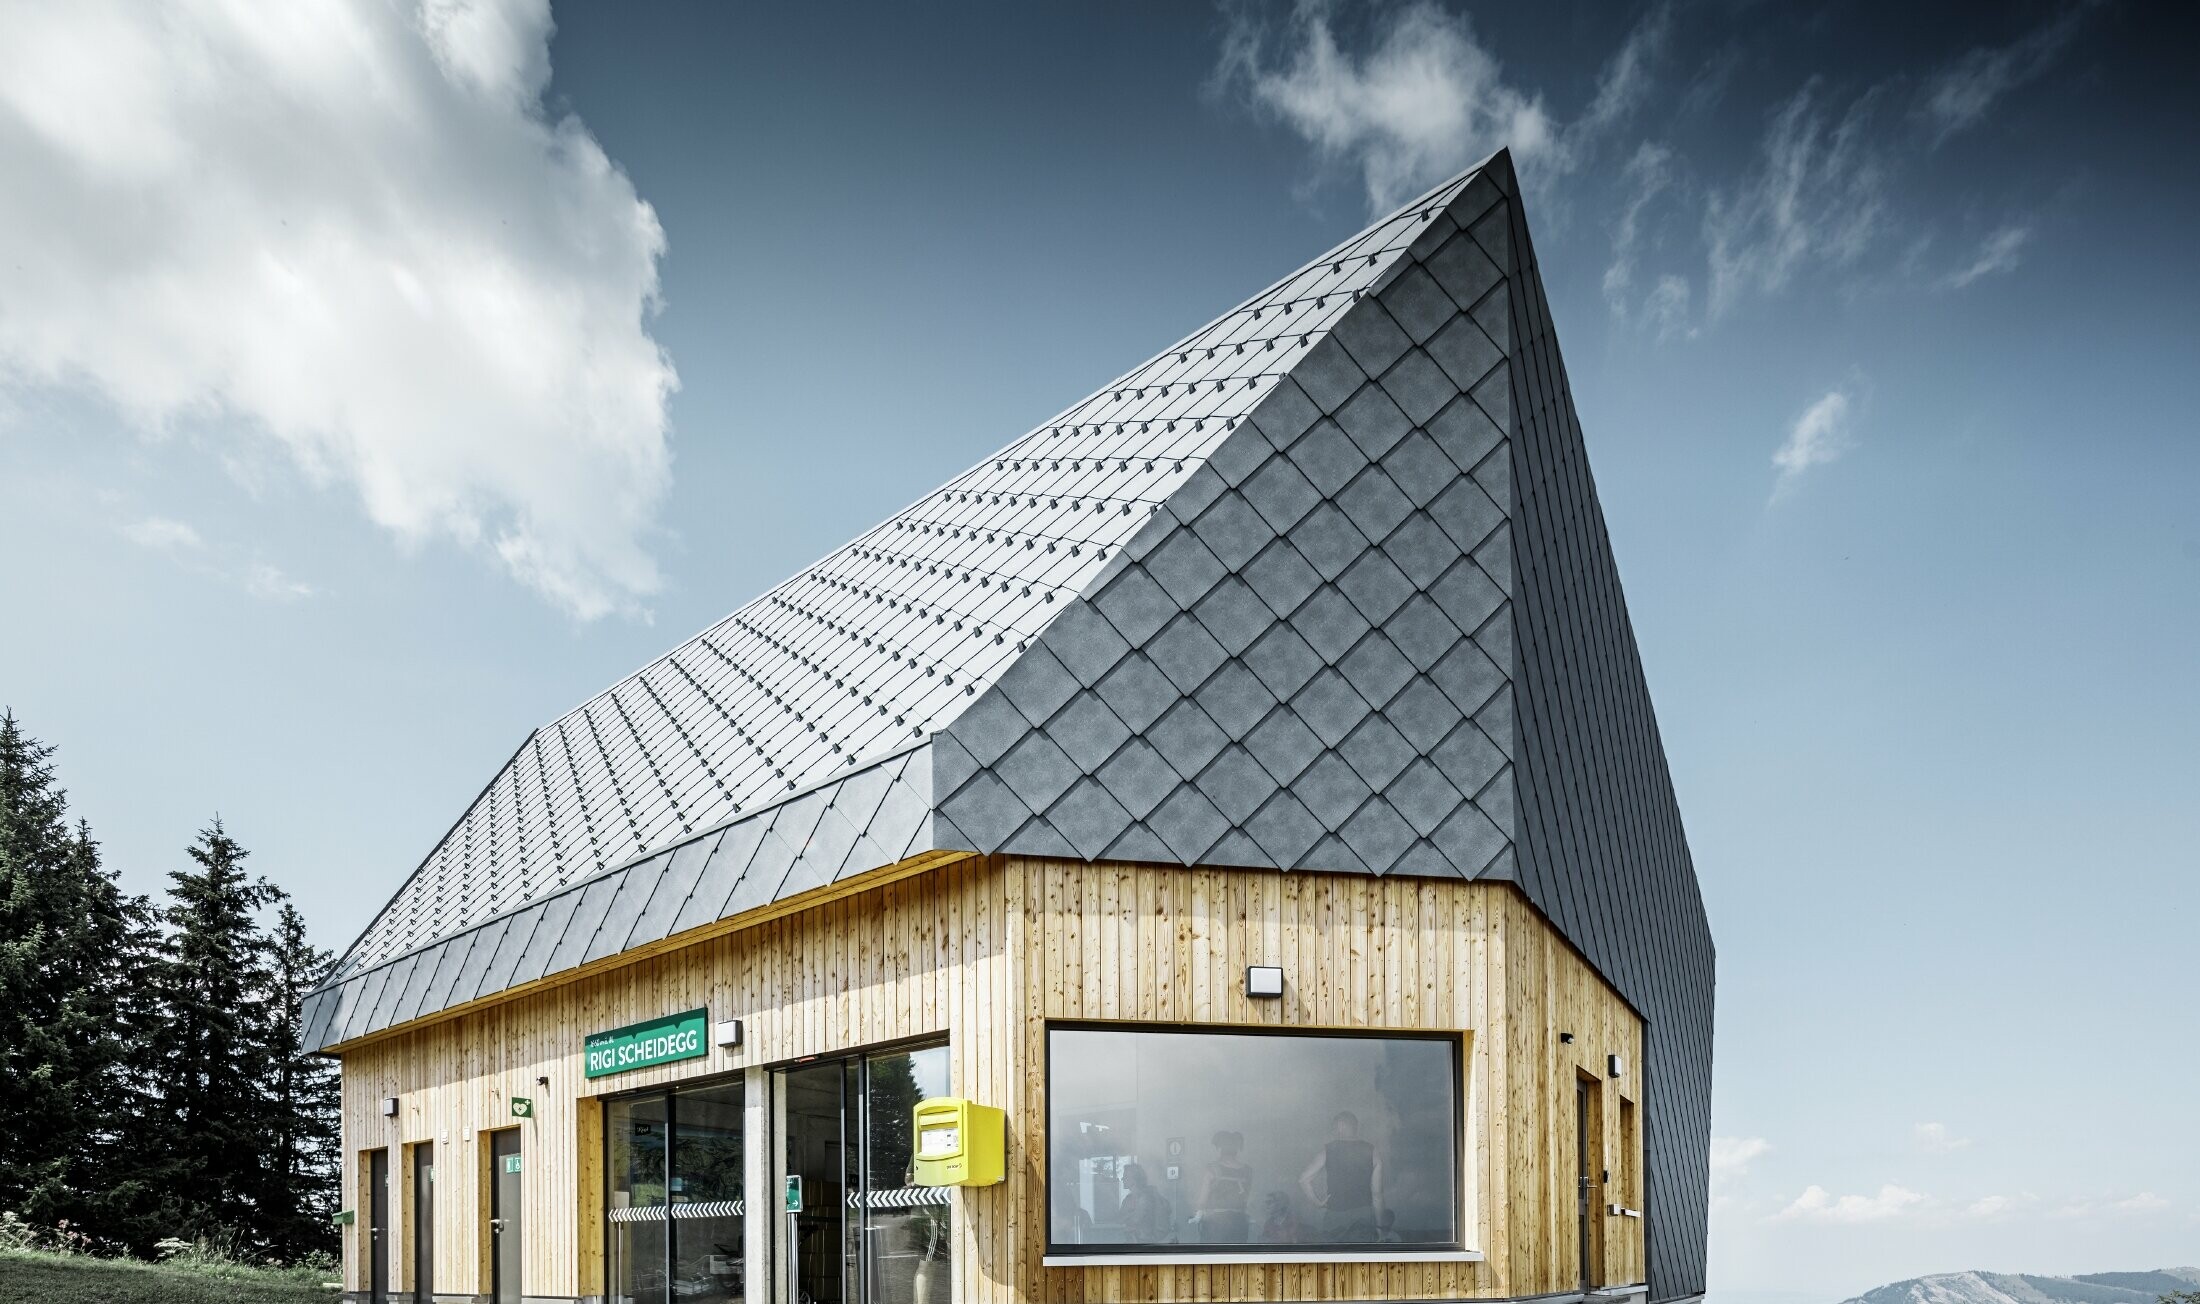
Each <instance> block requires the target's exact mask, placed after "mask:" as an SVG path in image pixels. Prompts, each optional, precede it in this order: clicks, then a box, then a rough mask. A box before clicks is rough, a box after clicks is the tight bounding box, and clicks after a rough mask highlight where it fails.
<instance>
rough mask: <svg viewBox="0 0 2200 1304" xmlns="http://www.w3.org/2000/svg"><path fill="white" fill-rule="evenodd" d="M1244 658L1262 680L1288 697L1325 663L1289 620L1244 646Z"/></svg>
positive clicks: (1276, 692)
mask: <svg viewBox="0 0 2200 1304" xmlns="http://www.w3.org/2000/svg"><path fill="white" fill-rule="evenodd" d="M1243 660H1244V662H1245V666H1246V668H1247V669H1248V670H1251V671H1252V672H1253V673H1254V674H1255V675H1257V676H1259V678H1260V682H1261V683H1263V684H1265V685H1267V687H1268V691H1269V692H1271V693H1274V694H1275V695H1276V696H1277V697H1278V698H1289V697H1290V696H1291V695H1292V694H1294V693H1296V692H1298V691H1299V689H1300V688H1302V687H1304V686H1305V684H1306V681H1307V680H1309V679H1312V678H1313V677H1314V672H1315V671H1317V670H1320V669H1321V667H1322V659H1321V656H1320V654H1318V653H1316V652H1315V651H1314V649H1313V648H1312V647H1311V646H1309V645H1308V644H1307V641H1306V640H1305V639H1303V638H1301V637H1299V633H1298V631H1297V630H1295V629H1293V628H1291V626H1289V625H1287V624H1277V625H1276V626H1274V627H1273V628H1271V629H1270V630H1269V631H1268V632H1267V633H1265V634H1263V635H1261V636H1260V638H1259V640H1258V641H1256V642H1255V643H1254V644H1253V645H1252V646H1251V647H1249V648H1247V649H1245V655H1244V657H1243Z"/></svg>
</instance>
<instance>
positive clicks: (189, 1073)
mask: <svg viewBox="0 0 2200 1304" xmlns="http://www.w3.org/2000/svg"><path fill="white" fill-rule="evenodd" d="M189 850H190V855H191V859H192V861H193V862H194V864H195V866H196V868H194V869H179V870H176V871H174V872H172V873H171V874H170V875H169V880H170V886H169V889H168V896H169V901H168V905H167V907H166V909H165V910H164V911H163V912H162V915H163V922H164V923H165V924H166V926H167V928H166V937H165V939H164V941H163V945H162V948H161V954H160V956H159V958H158V959H157V960H156V961H155V963H154V965H153V975H152V976H153V989H154V993H155V995H156V997H157V998H158V1000H159V1003H160V1009H159V1011H158V1017H157V1024H156V1027H155V1029H154V1034H153V1038H152V1049H153V1057H152V1064H151V1066H150V1068H151V1083H152V1087H153V1090H154V1092H155V1093H156V1099H155V1100H154V1101H153V1102H152V1104H153V1109H154V1117H153V1119H152V1120H151V1127H150V1128H149V1131H150V1132H151V1133H152V1134H153V1135H152V1136H151V1137H149V1138H148V1140H151V1141H153V1142H154V1144H155V1148H154V1149H153V1150H151V1151H150V1152H149V1153H148V1156H147V1160H148V1164H149V1165H154V1166H150V1167H148V1169H147V1170H146V1171H147V1175H148V1176H155V1177H157V1178H158V1179H159V1181H160V1184H161V1187H162V1188H163V1189H164V1190H165V1191H167V1192H168V1193H170V1194H171V1196H172V1197H173V1198H174V1199H175V1201H176V1206H175V1208H174V1210H173V1216H174V1217H175V1218H176V1220H177V1222H178V1224H179V1225H178V1226H177V1227H175V1228H173V1229H172V1231H174V1232H180V1233H184V1234H195V1233H221V1232H241V1233H244V1234H246V1235H248V1236H251V1237H252V1238H253V1239H254V1240H257V1239H259V1237H258V1236H257V1235H256V1234H255V1233H257V1232H258V1230H259V1227H258V1224H259V1222H260V1218H259V1215H260V1213H261V1210H260V1208H259V1202H258V1198H257V1197H258V1196H259V1194H260V1192H261V1190H262V1186H263V1183H262V1180H261V1173H260V1170H261V1169H262V1167H263V1166H264V1162H265V1146H266V1143H267V1138H266V1137H265V1135H264V1124H265V1122H266V1119H267V1117H268V1104H267V1099H266V1089H265V1082H266V1079H267V1071H266V1064H265V1053H266V1040H267V1039H266V1036H265V1029H266V1027H267V1024H268V1017H267V1011H266V1004H265V1002H266V995H267V992H268V990H269V988H270V986H271V980H270V977H269V971H268V963H267V957H266V953H265V946H264V939H263V937H262V934H261V931H260V927H259V924H258V921H257V919H256V917H255V916H256V913H257V912H258V911H259V910H260V909H261V908H262V907H264V906H265V905H267V904H268V902H269V899H270V897H271V896H272V893H273V889H272V888H270V887H269V886H268V884H267V883H266V882H265V881H263V880H253V879H250V878H247V877H246V875H245V871H244V860H245V857H246V855H247V854H248V853H247V852H246V851H245V849H244V848H243V847H241V846H239V845H238V844H237V843H236V841H235V840H234V839H232V838H231V837H230V836H229V834H228V831H227V830H225V829H224V828H223V827H222V822H221V820H220V818H218V817H217V818H216V819H215V821H214V823H213V826H212V827H210V828H207V829H204V830H201V832H200V833H199V840H198V841H197V842H196V843H194V844H193V845H192V846H191V847H190V849H189Z"/></svg>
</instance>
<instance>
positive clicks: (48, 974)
mask: <svg viewBox="0 0 2200 1304" xmlns="http://www.w3.org/2000/svg"><path fill="white" fill-rule="evenodd" d="M52 754H53V749H52V748H50V747H47V746H45V745H44V744H42V743H40V742H38V741H37V740H36V739H34V738H31V737H29V736H28V735H26V734H25V733H24V732H23V731H22V728H21V726H20V725H19V724H18V723H17V722H16V719H15V717H14V715H13V713H0V1138H5V1140H4V1141H0V1209H9V1210H13V1211H15V1212H18V1213H20V1214H21V1215H22V1216H24V1217H25V1218H27V1219H29V1220H31V1221H32V1222H34V1223H39V1224H46V1225H51V1224H53V1223H57V1222H60V1221H62V1220H64V1219H66V1220H68V1221H69V1222H70V1223H71V1224H73V1225H76V1226H79V1227H85V1228H88V1229H90V1230H91V1231H92V1232H93V1234H94V1235H97V1236H101V1237H102V1238H103V1239H105V1238H108V1237H109V1236H110V1235H111V1230H110V1229H109V1228H108V1227H107V1226H106V1224H107V1222H108V1221H109V1219H108V1213H109V1210H108V1209H107V1208H106V1205H105V1190H104V1187H103V1185H102V1183H101V1181H100V1170H101V1169H102V1168H103V1167H104V1166H105V1160H106V1159H107V1158H108V1157H109V1156H111V1155H112V1153H113V1152H114V1149H115V1147H116V1146H117V1145H118V1144H119V1143H120V1139H121V1134H122V1133H124V1132H126V1131H128V1130H129V1123H130V1110H129V1108H128V1102H127V1100H126V1094H125V1093H126V1081H125V1075H124V1073H123V1070H122V1056H123V1047H124V1045H125V1042H124V1037H123V1031H124V1030H123V1027H122V1024H121V1021H120V1019H119V1017H118V1015H119V1013H120V1009H119V1006H120V1002H121V999H122V996H123V993H124V991H125V986H126V981H125V980H126V971H125V966H126V962H127V958H128V956H129V954H130V952H131V950H132V948H133V946H135V945H137V944H138V943H139V941H140V940H141V938H140V935H139V933H138V932H137V931H135V930H140V929H142V926H143V920H144V906H143V902H142V901H141V900H137V899H133V898H127V897H125V896H124V895H123V893H122V892H121V890H120V888H119V887H117V886H116V883H115V880H114V878H113V876H112V875H110V874H109V873H108V872H107V871H106V870H105V869H104V868H103V867H102V866H101V864H100V858H99V848H98V844H97V843H96V842H94V841H93V840H92V836H91V830H90V828H89V827H88V826H86V825H84V824H82V823H79V824H78V825H77V827H76V828H75V829H73V830H72V829H70V828H69V827H68V824H67V810H68V803H67V799H66V797H65V795H64V794H63V792H62V790H61V789H60V788H59V787H58V786H56V784H55V783H54V777H53V768H52V765H51V763H50V758H51V756H52Z"/></svg>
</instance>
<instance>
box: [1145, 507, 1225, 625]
mask: <svg viewBox="0 0 2200 1304" xmlns="http://www.w3.org/2000/svg"><path fill="white" fill-rule="evenodd" d="M1141 564H1142V565H1143V566H1144V567H1145V570H1146V573H1147V574H1148V575H1150V576H1152V577H1153V579H1154V582H1155V583H1157V584H1159V585H1160V586H1161V587H1162V588H1163V589H1164V590H1166V591H1167V592H1168V595H1169V596H1170V597H1171V598H1173V599H1174V600H1175V601H1176V604H1177V605H1178V606H1180V607H1188V606H1190V605H1191V604H1193V603H1195V602H1197V601H1199V600H1200V599H1201V598H1203V597H1205V596H1207V591H1208V590H1209V589H1211V588H1213V587H1214V586H1215V585H1216V583H1217V582H1219V581H1220V580H1221V579H1222V577H1223V576H1224V575H1226V574H1228V573H1229V568H1228V567H1226V566H1224V565H1223V564H1222V563H1221V562H1220V561H1218V560H1216V559H1215V555H1214V553H1213V552H1212V551H1211V550H1209V549H1208V547H1207V545H1206V544H1205V543H1203V542H1201V541H1200V537H1199V535H1198V534H1197V533H1196V532H1195V531H1193V530H1191V529H1188V528H1182V527H1180V528H1178V529H1175V530H1172V531H1170V532H1169V535H1168V537H1167V538H1166V539H1165V540H1163V541H1162V543H1161V544H1160V546H1158V547H1156V548H1155V549H1154V550H1153V551H1152V552H1150V553H1148V554H1146V560H1145V561H1144V562H1143V563H1141Z"/></svg>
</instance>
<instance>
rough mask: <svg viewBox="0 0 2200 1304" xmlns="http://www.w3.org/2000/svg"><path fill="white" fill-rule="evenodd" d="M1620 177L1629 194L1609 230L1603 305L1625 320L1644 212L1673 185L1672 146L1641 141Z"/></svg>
mask: <svg viewBox="0 0 2200 1304" xmlns="http://www.w3.org/2000/svg"><path fill="white" fill-rule="evenodd" d="M1620 175H1621V177H1622V178H1623V179H1624V180H1625V181H1626V182H1627V184H1628V187H1629V190H1630V192H1631V193H1630V194H1629V195H1628V199H1627V205H1626V207H1624V208H1622V209H1620V211H1619V221H1618V223H1617V224H1616V225H1615V226H1614V227H1613V228H1612V261H1611V263H1610V265H1609V266H1607V267H1606V268H1605V269H1604V302H1605V303H1606V304H1607V305H1608V306H1609V307H1610V308H1611V310H1612V315H1613V316H1615V317H1620V318H1625V317H1626V316H1627V311H1628V298H1627V296H1628V292H1629V291H1630V290H1632V289H1633V288H1634V284H1635V259H1636V246H1637V245H1638V244H1639V243H1640V242H1641V240H1642V219H1643V211H1644V210H1645V209H1647V208H1649V207H1650V204H1651V201H1653V200H1655V199H1656V198H1657V197H1658V196H1659V195H1660V194H1663V193H1664V192H1665V191H1666V190H1667V189H1668V188H1669V187H1670V186H1671V185H1672V184H1673V149H1672V147H1671V146H1669V145H1666V144H1664V143H1662V142H1659V141H1654V140H1646V141H1644V142H1643V143H1642V144H1641V145H1639V146H1637V147H1636V149H1635V154H1634V157H1633V158H1630V159H1628V160H1627V166H1626V167H1625V168H1624V169H1622V170H1621V174H1620Z"/></svg>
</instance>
